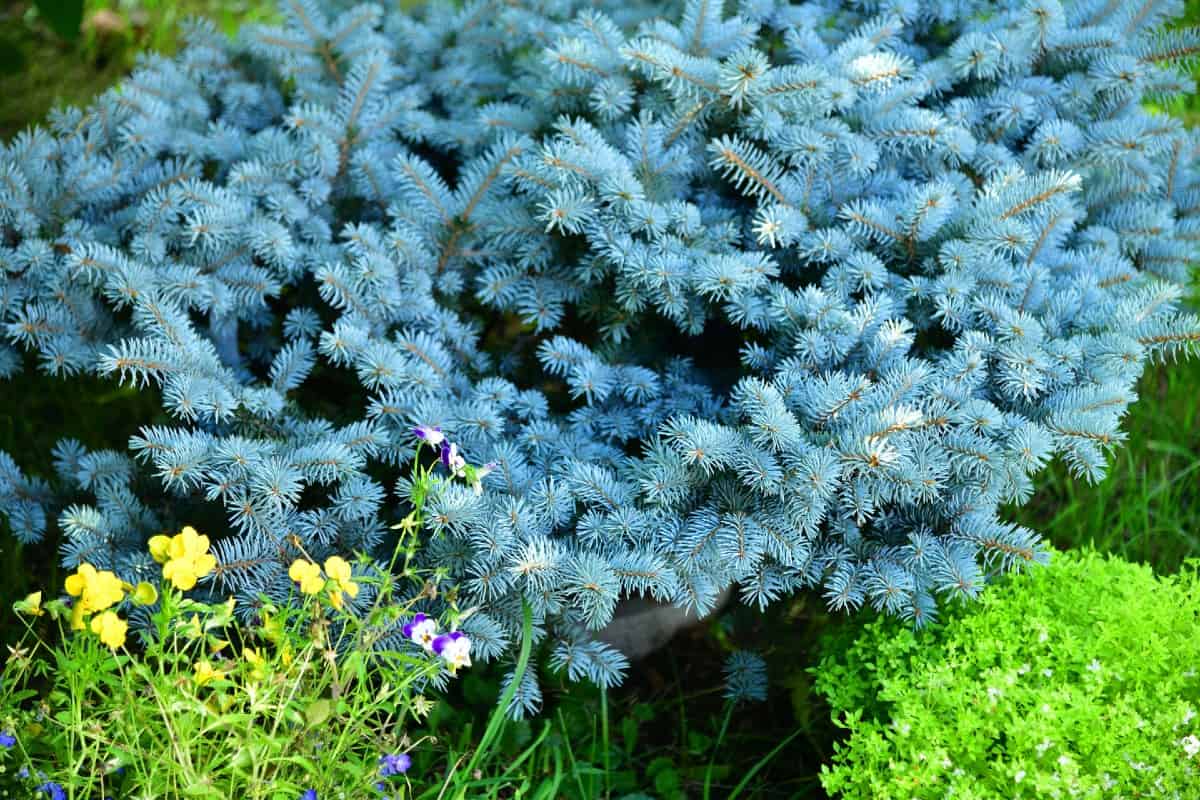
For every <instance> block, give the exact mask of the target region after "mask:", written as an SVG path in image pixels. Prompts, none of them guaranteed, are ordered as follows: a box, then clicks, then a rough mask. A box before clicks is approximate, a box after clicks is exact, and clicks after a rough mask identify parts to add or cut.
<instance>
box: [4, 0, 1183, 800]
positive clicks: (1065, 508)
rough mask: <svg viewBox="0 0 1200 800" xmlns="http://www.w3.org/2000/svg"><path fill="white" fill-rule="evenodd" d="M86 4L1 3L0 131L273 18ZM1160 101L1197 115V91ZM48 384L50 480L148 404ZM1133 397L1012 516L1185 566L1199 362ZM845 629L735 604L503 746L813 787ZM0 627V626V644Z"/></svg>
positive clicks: (29, 581) (35, 421)
mask: <svg viewBox="0 0 1200 800" xmlns="http://www.w3.org/2000/svg"><path fill="white" fill-rule="evenodd" d="M401 2H404V3H405V4H408V2H409V0H401ZM1187 7H1188V13H1187V17H1186V21H1187V22H1189V23H1190V24H1197V23H1200V0H1188V3H1187ZM100 10H107V11H111V12H113V13H114V14H116V17H117V19H119V20H122V21H123V24H122V25H121V26H120V28H119V29H118V30H115V31H112V32H109V33H101V32H99V31H97V30H96V29H95V26H92V27H91V28H90V29H88V30H86V31H85V33H84V34H83V35H82V36H81V37H80V38H79V39H78V41H76V42H75V43H72V44H68V43H66V42H63V41H62V40H61V39H59V38H58V37H56V36H54V34H52V33H51V32H50V31H49V30H48V29H47V28H46V26H45V25H43V24H42V23H41V22H40V21H39V20H38V19H37V15H36V12H33V11H31V6H30V4H29V3H21V2H18V3H13V4H10V5H8V6H7V7H5V8H3V9H0V136H2V137H4V138H8V137H10V136H12V135H13V134H15V133H16V132H18V131H19V130H21V129H22V128H24V127H25V126H27V125H29V124H32V123H35V122H37V121H38V120H41V119H43V118H44V117H45V114H46V113H47V112H48V111H49V110H50V109H51V108H52V107H53V106H54V105H56V104H59V103H73V104H81V103H86V102H87V101H88V99H90V98H91V97H92V96H94V95H95V94H97V93H99V92H100V91H102V90H104V89H105V88H107V87H108V86H111V85H112V84H114V83H116V82H117V81H118V80H119V79H120V77H121V75H123V74H125V73H126V72H127V71H128V69H129V68H130V67H131V66H132V64H133V63H134V59H135V58H136V56H137V53H139V52H141V51H143V50H147V49H158V50H165V51H168V52H169V51H171V50H173V49H174V48H175V46H176V42H177V39H176V37H177V29H178V23H179V21H180V20H181V19H183V18H184V17H185V16H187V15H188V14H192V13H199V14H204V15H207V16H209V17H211V18H213V19H215V20H216V21H217V22H218V24H219V25H220V27H221V28H222V29H224V30H225V31H227V32H232V31H233V30H235V29H236V28H237V26H238V25H239V24H241V23H243V22H246V21H258V20H263V19H270V18H271V17H272V16H273V15H274V10H273V3H272V2H271V0H227V1H224V2H223V1H222V0H178V2H172V0H139V2H131V1H130V0H87V3H86V12H85V17H88V16H90V15H92V14H94V13H95V12H97V11H100ZM1198 74H1200V73H1198ZM1163 110H1164V112H1165V113H1171V114H1174V115H1176V116H1179V117H1180V118H1182V119H1184V120H1185V121H1186V122H1187V123H1188V124H1190V125H1194V124H1197V123H1200V97H1198V96H1197V95H1192V96H1190V97H1188V98H1186V99H1182V100H1177V101H1175V102H1173V103H1171V104H1170V105H1169V106H1168V107H1166V108H1164V109H1163ZM1198 294H1200V293H1198ZM60 390H61V384H60V383H59V382H58V381H55V380H53V379H50V378H46V377H43V376H40V375H37V374H36V373H34V372H33V370H28V371H26V372H25V373H24V374H23V375H22V376H21V377H19V378H17V379H16V380H13V381H11V382H8V383H6V384H0V450H5V451H7V452H9V453H10V454H12V455H13V456H14V457H15V458H16V459H17V461H18V463H19V464H20V465H21V466H22V467H23V468H24V469H26V470H28V471H29V472H31V473H34V474H38V473H42V474H45V473H48V472H49V470H50V456H49V453H50V448H51V447H52V446H53V444H54V442H55V441H56V440H57V439H58V438H60V437H62V436H73V437H75V438H77V439H79V440H81V441H82V442H83V443H84V444H85V445H87V446H88V447H89V448H100V447H110V448H115V449H123V448H124V447H125V445H126V443H127V441H128V439H129V436H130V435H131V434H133V433H134V432H135V431H136V430H137V428H138V427H139V426H141V425H144V424H153V423H154V422H156V420H155V419H154V417H155V416H156V415H161V413H162V412H161V409H159V408H158V404H157V401H156V400H155V399H153V398H152V397H150V396H148V395H145V394H141V395H139V394H138V393H136V392H135V391H133V390H131V389H127V388H121V387H117V386H115V385H114V384H112V383H111V382H108V381H100V380H96V381H94V382H93V383H92V385H91V389H90V391H87V392H81V393H78V394H74V395H71V396H64V395H62V394H60ZM1139 395H1140V398H1141V399H1140V400H1139V401H1138V403H1137V404H1135V405H1134V406H1133V408H1132V409H1131V411H1130V413H1129V415H1128V417H1127V419H1126V423H1125V430H1126V432H1127V433H1128V435H1129V441H1128V443H1127V444H1126V445H1125V446H1124V447H1123V448H1122V449H1121V450H1119V451H1118V452H1117V453H1116V455H1115V457H1114V458H1113V460H1112V463H1111V465H1110V469H1109V474H1108V477H1107V478H1106V479H1105V480H1104V481H1102V482H1101V483H1100V484H1098V485H1095V486H1090V485H1087V484H1085V483H1083V482H1082V481H1078V480H1075V479H1072V478H1071V477H1070V475H1069V474H1068V472H1067V470H1066V469H1065V468H1064V467H1063V466H1062V465H1060V464H1055V465H1053V466H1052V467H1051V468H1050V469H1049V470H1048V471H1047V473H1046V474H1044V475H1042V476H1041V477H1040V479H1039V482H1038V485H1039V487H1040V488H1039V490H1038V492H1037V494H1036V495H1035V496H1034V498H1033V500H1032V501H1031V502H1030V503H1029V504H1028V505H1027V506H1026V507H1024V508H1021V509H1013V518H1014V519H1016V520H1018V521H1020V522H1022V523H1023V524H1026V525H1029V526H1031V527H1033V528H1035V529H1037V530H1039V531H1041V532H1042V533H1043V534H1044V535H1045V536H1046V537H1047V538H1048V539H1050V540H1051V541H1052V542H1053V543H1054V545H1055V546H1056V547H1058V548H1060V549H1067V548H1073V547H1078V546H1081V545H1086V544H1093V545H1094V546H1095V547H1096V548H1097V549H1098V550H1100V551H1103V552H1112V553H1116V554H1119V555H1122V556H1123V557H1125V558H1127V559H1129V560H1133V561H1138V562H1145V563H1148V564H1150V565H1152V566H1154V567H1155V568H1156V569H1157V570H1159V571H1163V572H1173V571H1175V570H1177V569H1178V568H1179V566H1180V565H1181V563H1182V562H1183V560H1184V559H1185V558H1188V557H1197V556H1200V359H1193V360H1192V361H1189V362H1184V363H1180V364H1174V365H1170V364H1168V365H1156V366H1154V367H1152V368H1150V369H1149V370H1148V371H1147V373H1146V375H1145V376H1144V378H1143V379H1142V382H1141V385H1140V387H1139ZM2 528H3V523H0V529H2ZM61 580H62V576H61V575H59V574H58V570H57V568H56V565H55V563H54V558H53V550H52V548H51V547H49V546H46V545H43V546H41V547H39V548H36V551H34V550H28V549H27V550H25V551H24V552H22V549H21V548H20V547H19V546H17V545H16V543H15V542H14V541H13V539H12V537H11V536H10V535H8V533H7V531H3V530H0V583H2V584H3V587H2V588H0V608H8V607H9V606H10V604H11V602H12V601H13V600H14V599H15V598H16V597H18V596H23V594H24V593H25V592H26V591H30V590H31V588H32V587H34V586H46V585H61ZM844 624H847V623H846V622H845V621H844V620H842V619H839V618H833V617H831V616H830V615H828V614H827V613H826V612H825V611H824V610H823V604H822V602H821V601H820V600H819V598H812V597H805V596H801V597H798V598H796V599H795V600H793V601H792V602H791V603H789V604H787V605H785V606H780V607H778V608H776V609H774V610H773V611H772V613H771V614H769V615H767V616H763V615H760V614H758V613H757V612H751V611H749V610H746V609H743V608H737V609H734V610H733V611H731V612H729V613H726V614H724V615H723V616H722V617H721V618H720V619H716V620H713V621H712V622H711V623H710V624H709V625H708V626H706V627H704V628H701V629H697V630H694V631H691V632H689V633H686V634H683V635H681V636H678V637H676V639H675V640H674V641H673V642H672V644H671V646H670V647H669V648H668V649H667V650H665V651H663V652H662V653H660V654H658V655H656V656H654V657H653V658H651V659H649V660H647V661H646V662H642V663H640V664H638V665H636V667H635V669H634V671H633V672H632V674H631V675H630V678H629V680H628V681H627V683H626V685H625V686H624V687H622V689H621V690H620V691H614V692H613V693H611V695H610V696H609V697H607V698H603V699H602V698H601V696H600V695H599V693H598V692H596V691H595V690H581V689H579V688H578V687H572V689H571V691H570V692H567V691H566V687H565V686H564V687H560V688H559V689H558V690H555V688H554V687H546V688H547V698H546V699H547V705H546V708H547V712H548V713H546V714H545V715H544V718H543V719H540V720H537V721H535V722H533V723H528V722H527V723H521V724H517V725H511V726H509V728H508V729H507V731H506V733H505V738H506V743H507V746H508V748H509V751H510V752H512V753H514V754H515V753H518V752H521V751H522V750H523V749H524V748H526V747H528V746H529V745H531V744H533V743H534V742H535V741H537V740H538V738H539V737H542V736H544V737H545V738H544V739H542V745H543V746H540V747H537V748H534V749H533V751H532V755H531V757H530V758H529V759H528V761H526V762H524V763H525V768H526V769H527V770H528V771H529V773H528V774H530V775H532V776H534V779H533V784H534V785H536V786H542V787H543V788H547V787H554V788H553V792H555V793H554V794H552V795H550V796H553V797H579V798H592V797H598V796H603V795H604V794H605V793H606V792H610V793H611V796H612V797H614V798H615V797H621V796H623V795H626V794H633V793H636V792H643V793H645V794H643V795H642V796H643V797H644V796H653V797H662V798H675V797H701V796H703V794H704V786H705V783H706V776H707V783H708V786H709V794H710V795H711V796H712V797H725V796H727V795H728V794H729V793H730V791H731V790H732V789H733V788H734V787H735V785H737V784H738V783H739V782H740V781H741V780H742V779H743V778H745V777H746V776H747V774H749V773H750V772H751V770H753V769H754V768H755V766H756V765H758V764H760V762H765V763H764V766H763V769H762V771H761V772H757V773H755V774H753V775H752V776H751V779H750V781H749V782H748V784H747V785H746V788H745V789H744V790H743V792H742V794H741V795H740V796H741V797H755V798H764V799H765V798H785V797H805V798H819V797H823V796H824V795H823V793H822V791H821V789H820V786H819V783H818V778H817V773H818V771H819V769H820V766H821V764H822V763H825V762H827V761H828V758H829V756H830V754H831V752H832V747H833V744H832V743H833V740H834V738H835V736H837V735H838V734H837V732H836V730H835V729H834V728H833V727H832V725H831V724H830V723H829V712H828V709H827V708H826V707H824V706H823V704H821V702H820V701H819V700H818V699H817V697H816V696H815V695H814V694H813V693H812V691H811V683H810V681H811V678H810V676H809V675H808V674H807V673H806V671H805V669H806V668H807V667H808V666H809V665H812V664H815V663H817V662H818V661H819V652H818V647H817V641H818V639H819V638H820V636H821V634H822V633H823V632H825V631H828V630H829V629H830V628H831V626H840V625H844ZM851 624H853V623H851ZM8 633H9V632H8V631H6V630H5V626H0V639H7V638H8ZM755 646H757V647H758V648H759V649H760V651H761V652H762V653H763V654H764V655H765V657H766V658H767V660H768V665H769V670H770V677H771V681H772V695H771V697H770V699H769V701H768V703H766V704H764V705H760V706H756V707H752V708H750V707H747V708H742V709H740V710H736V711H735V712H734V713H733V715H732V716H731V717H730V721H729V725H728V729H727V731H726V732H725V735H724V738H723V740H721V741H720V743H719V744H718V740H719V738H720V737H719V733H720V730H721V727H722V722H723V719H724V717H725V706H724V704H723V702H722V700H721V696H720V692H721V687H720V684H721V672H720V667H721V663H722V661H723V660H724V655H725V654H726V653H727V652H729V651H730V650H732V649H734V648H735V647H755ZM496 691H497V686H496V676H495V675H491V674H489V673H488V672H486V671H484V670H477V671H474V672H472V673H469V674H468V675H467V676H466V677H465V678H464V680H462V681H460V682H459V683H458V684H457V685H456V686H455V687H454V690H453V693H452V694H451V695H450V697H449V702H448V703H445V704H440V705H439V706H438V707H437V708H436V709H435V710H434V712H433V714H432V715H431V717H430V719H429V720H428V723H427V729H428V732H429V733H430V734H431V735H434V736H437V737H440V740H441V741H440V742H439V743H431V744H429V745H427V747H426V750H427V753H426V754H425V755H423V756H421V757H418V758H417V759H416V767H415V769H422V768H429V769H433V768H435V767H436V765H437V763H438V759H439V758H440V757H441V756H440V754H441V753H444V752H445V749H446V747H447V745H448V744H453V745H456V746H458V747H460V748H461V746H463V745H465V744H466V743H467V742H469V741H471V737H472V736H477V735H478V733H479V731H480V730H481V727H482V725H483V724H484V723H485V722H486V718H487V713H488V712H489V711H490V709H491V706H492V704H493V703H494V702H495V697H496ZM598 708H606V709H607V714H604V715H601V714H597V713H596V710H597V709H598ZM781 743H784V747H783V748H782V749H781V750H779V751H778V752H777V753H775V754H774V756H773V758H771V759H770V760H769V761H765V759H767V757H768V756H770V755H771V754H772V751H773V749H774V748H776V747H777V746H778V745H780V744H781ZM606 744H607V746H606ZM710 764H712V769H711V770H710V769H709V765H710ZM499 796H508V795H499ZM633 796H634V797H636V796H637V795H636V794H633Z"/></svg>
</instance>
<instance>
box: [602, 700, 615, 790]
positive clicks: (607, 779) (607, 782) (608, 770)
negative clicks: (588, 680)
mask: <svg viewBox="0 0 1200 800" xmlns="http://www.w3.org/2000/svg"><path fill="white" fill-rule="evenodd" d="M600 740H601V742H603V745H602V746H603V748H604V752H603V754H602V757H603V759H604V797H605V798H608V797H610V796H611V795H612V784H611V780H612V765H611V764H609V752H610V750H611V749H612V748H610V747H609V743H608V689H606V688H605V687H604V686H603V685H601V687H600Z"/></svg>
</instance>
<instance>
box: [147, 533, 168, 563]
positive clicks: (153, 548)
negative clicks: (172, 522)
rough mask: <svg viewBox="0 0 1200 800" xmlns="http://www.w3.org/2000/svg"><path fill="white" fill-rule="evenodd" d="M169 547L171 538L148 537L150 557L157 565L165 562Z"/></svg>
mask: <svg viewBox="0 0 1200 800" xmlns="http://www.w3.org/2000/svg"><path fill="white" fill-rule="evenodd" d="M170 547H171V538H170V537H169V536H151V537H150V555H151V556H152V557H153V558H154V560H155V561H157V562H158V563H159V564H162V563H164V562H165V561H166V560H167V551H168V550H169V549H170Z"/></svg>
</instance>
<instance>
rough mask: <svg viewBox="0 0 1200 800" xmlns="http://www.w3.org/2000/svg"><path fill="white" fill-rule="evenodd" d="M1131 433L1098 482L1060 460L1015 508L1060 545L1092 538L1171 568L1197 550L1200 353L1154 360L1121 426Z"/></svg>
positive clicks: (1164, 568)
mask: <svg viewBox="0 0 1200 800" xmlns="http://www.w3.org/2000/svg"><path fill="white" fill-rule="evenodd" d="M1122 427H1123V429H1124V431H1125V433H1126V434H1127V435H1128V437H1129V438H1128V441H1127V442H1126V443H1125V445H1124V446H1122V447H1121V448H1120V449H1118V450H1117V451H1116V452H1115V453H1114V455H1113V457H1112V458H1111V459H1110V465H1109V470H1108V475H1107V477H1106V478H1105V479H1104V480H1103V481H1101V482H1100V483H1099V484H1097V485H1095V486H1089V485H1088V484H1086V483H1085V482H1084V481H1082V480H1080V479H1076V478H1073V477H1071V475H1070V474H1069V473H1068V472H1067V470H1066V469H1065V468H1064V467H1063V466H1062V465H1061V464H1055V465H1053V466H1052V467H1051V468H1050V469H1048V470H1047V471H1046V472H1045V473H1043V474H1042V475H1040V476H1038V478H1037V479H1036V481H1035V483H1036V485H1037V486H1038V490H1037V493H1036V494H1035V495H1034V497H1033V499H1032V500H1031V501H1030V502H1029V504H1028V505H1026V506H1025V507H1024V508H1022V509H1020V511H1019V512H1018V513H1016V514H1015V518H1016V519H1018V520H1019V521H1021V522H1022V523H1023V524H1025V525H1028V526H1029V527H1031V528H1033V529H1035V530H1037V531H1040V532H1042V533H1043V534H1044V535H1045V536H1047V538H1049V539H1050V540H1051V541H1052V542H1053V543H1054V544H1055V546H1056V547H1059V548H1063V549H1065V548H1071V547H1078V546H1080V545H1084V544H1089V543H1091V544H1094V545H1095V547H1096V548H1097V549H1099V550H1103V551H1105V552H1111V553H1118V554H1120V555H1121V556H1123V557H1125V558H1126V559H1129V560H1131V561H1138V562H1143V563H1147V564H1150V565H1152V566H1154V567H1155V568H1156V569H1158V570H1160V571H1165V572H1171V571H1174V570H1176V569H1178V568H1179V566H1180V564H1181V563H1182V562H1183V560H1184V559H1186V558H1189V557H1192V558H1195V557H1198V556H1200V359H1196V358H1192V359H1190V360H1188V361H1183V362H1180V363H1177V364H1166V365H1155V366H1153V367H1151V368H1150V369H1148V370H1147V372H1146V374H1145V375H1144V376H1143V378H1142V380H1141V382H1140V384H1139V386H1138V401H1137V402H1136V403H1135V404H1134V405H1133V407H1132V408H1131V410H1130V412H1129V414H1128V416H1127V417H1126V420H1125V424H1124V425H1123V426H1122Z"/></svg>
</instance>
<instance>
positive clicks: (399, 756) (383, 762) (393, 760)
mask: <svg viewBox="0 0 1200 800" xmlns="http://www.w3.org/2000/svg"><path fill="white" fill-rule="evenodd" d="M411 766H412V758H411V757H410V756H409V755H408V753H391V754H388V755H383V756H380V757H379V774H380V775H382V776H383V777H385V778H390V777H392V776H393V775H403V774H404V773H406V772H408V768H409V767H411Z"/></svg>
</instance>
